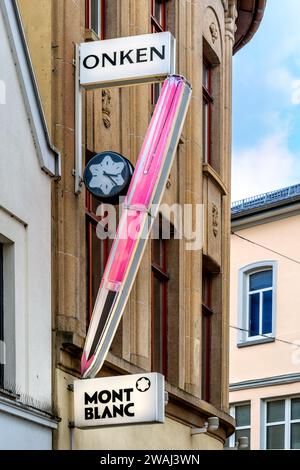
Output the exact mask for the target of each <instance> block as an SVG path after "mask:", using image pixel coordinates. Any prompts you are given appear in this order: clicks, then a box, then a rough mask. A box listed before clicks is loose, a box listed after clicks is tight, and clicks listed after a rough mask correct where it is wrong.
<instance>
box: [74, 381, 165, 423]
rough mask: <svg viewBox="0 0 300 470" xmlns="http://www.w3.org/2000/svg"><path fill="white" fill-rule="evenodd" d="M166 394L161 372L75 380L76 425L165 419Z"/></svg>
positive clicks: (158, 421)
mask: <svg viewBox="0 0 300 470" xmlns="http://www.w3.org/2000/svg"><path fill="white" fill-rule="evenodd" d="M164 395H165V390H164V376H163V375H161V374H157V373H150V374H147V373H145V374H134V375H119V376H116V377H104V378H99V379H86V380H75V382H74V422H75V427H77V428H89V427H100V426H112V425H121V424H127V425H129V424H135V423H163V422H164V416H165V396H164Z"/></svg>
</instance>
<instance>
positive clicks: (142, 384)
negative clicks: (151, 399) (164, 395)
mask: <svg viewBox="0 0 300 470" xmlns="http://www.w3.org/2000/svg"><path fill="white" fill-rule="evenodd" d="M135 386H136V389H137V390H138V391H139V392H147V390H149V388H150V387H151V382H150V380H149V379H148V377H141V378H140V379H138V380H137V381H136V384H135Z"/></svg>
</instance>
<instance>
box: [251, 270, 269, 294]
mask: <svg viewBox="0 0 300 470" xmlns="http://www.w3.org/2000/svg"><path fill="white" fill-rule="evenodd" d="M272 285H273V271H272V269H268V270H266V271H260V272H258V273H254V274H251V275H250V290H258V289H265V288H267V287H272Z"/></svg>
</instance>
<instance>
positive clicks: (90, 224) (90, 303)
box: [86, 151, 110, 323]
mask: <svg viewBox="0 0 300 470" xmlns="http://www.w3.org/2000/svg"><path fill="white" fill-rule="evenodd" d="M93 155H94V154H93V153H92V152H89V151H87V157H86V160H87V161H88V160H89V159H90V158H91V157H92V156H93ZM99 204H100V203H99V201H97V199H96V198H95V197H94V196H93V195H92V194H91V193H89V192H88V191H87V190H86V231H87V234H86V235H87V278H88V279H87V293H88V299H87V311H88V312H87V313H88V314H87V317H88V323H89V320H90V318H91V315H92V312H93V307H94V304H95V301H96V297H97V293H98V290H99V286H100V282H101V278H102V275H103V272H104V268H105V265H106V261H107V259H108V255H109V249H110V240H109V238H106V239H105V240H100V239H99V238H98V237H97V233H96V228H97V224H98V222H99V221H100V218H99V217H98V216H97V215H96V212H97V207H98V206H99Z"/></svg>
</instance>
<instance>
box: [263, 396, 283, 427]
mask: <svg viewBox="0 0 300 470" xmlns="http://www.w3.org/2000/svg"><path fill="white" fill-rule="evenodd" d="M284 419H285V401H284V400H276V401H270V402H269V403H268V404H267V423H277V422H279V421H284Z"/></svg>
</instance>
